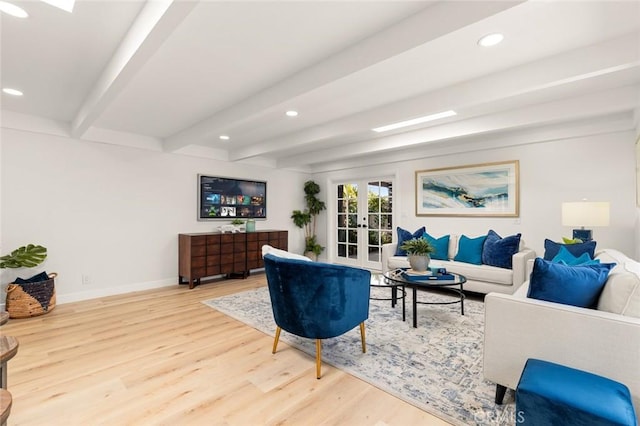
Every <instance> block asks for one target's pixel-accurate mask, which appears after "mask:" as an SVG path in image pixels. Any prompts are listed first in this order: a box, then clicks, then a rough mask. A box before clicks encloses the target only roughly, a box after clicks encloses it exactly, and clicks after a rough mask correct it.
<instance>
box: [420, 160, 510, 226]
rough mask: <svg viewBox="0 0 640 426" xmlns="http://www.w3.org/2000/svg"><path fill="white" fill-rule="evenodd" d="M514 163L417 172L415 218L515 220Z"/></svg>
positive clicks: (485, 164)
mask: <svg viewBox="0 0 640 426" xmlns="http://www.w3.org/2000/svg"><path fill="white" fill-rule="evenodd" d="M519 174H520V162H519V161H518V160H513V161H504V162H496V163H484V164H472V165H468V166H458V167H444V168H440V169H431V170H418V171H416V173H415V177H416V216H465V217H473V216H478V217H519V214H520V200H519V195H520V194H519V192H520V191H519V186H520V185H519V183H520V182H519Z"/></svg>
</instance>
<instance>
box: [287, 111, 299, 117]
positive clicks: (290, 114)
mask: <svg viewBox="0 0 640 426" xmlns="http://www.w3.org/2000/svg"><path fill="white" fill-rule="evenodd" d="M297 115H298V111H293V110H290V111H287V116H288V117H295V116H297Z"/></svg>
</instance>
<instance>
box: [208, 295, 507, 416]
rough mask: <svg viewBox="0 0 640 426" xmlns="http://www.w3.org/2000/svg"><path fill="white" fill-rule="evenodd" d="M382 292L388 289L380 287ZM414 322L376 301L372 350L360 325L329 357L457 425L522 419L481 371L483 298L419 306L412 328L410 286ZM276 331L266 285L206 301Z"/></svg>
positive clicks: (288, 338) (329, 349)
mask: <svg viewBox="0 0 640 426" xmlns="http://www.w3.org/2000/svg"><path fill="white" fill-rule="evenodd" d="M381 292H384V294H383V293H381ZM389 292H390V290H389V289H378V288H373V289H372V297H378V298H380V297H389ZM407 297H408V300H407V321H406V322H403V321H402V306H401V305H400V306H396V308H391V303H390V302H387V301H376V300H372V301H371V303H370V308H369V319H368V320H367V322H366V323H365V324H366V333H367V353H365V354H363V353H362V352H361V351H360V350H359V348H360V332H359V328H358V327H356V328H355V329H353V330H351V331H349V332H348V333H346V334H344V335H342V336H339V337H335V338H332V339H327V340H324V341H323V344H322V360H323V362H326V363H328V364H331V365H333V366H334V367H337V368H339V369H341V370H343V371H345V372H348V373H349V374H352V375H353V376H356V377H358V378H360V379H362V380H364V381H366V382H367V383H370V384H371V385H373V386H376V387H377V388H379V389H382V390H383V391H385V392H388V393H390V394H392V395H394V396H396V397H398V398H401V399H403V400H404V401H407V402H409V403H410V404H413V405H415V406H417V407H419V408H421V409H422V410H425V411H427V412H429V413H431V414H433V415H435V416H437V417H440V418H442V419H443V420H445V421H447V422H449V423H452V424H454V425H473V424H477V425H502V424H514V423H515V415H514V411H515V404H514V401H513V395H512V393H511V392H507V395H506V396H505V400H504V405H502V406H499V405H496V404H495V403H494V402H493V399H494V395H495V385H494V384H493V383H490V382H487V381H485V380H484V379H483V376H482V342H483V330H484V304H483V303H482V302H480V301H475V300H470V299H467V300H465V315H464V316H461V315H460V305H459V304H452V305H418V328H413V327H412V317H411V303H410V302H411V293H410V292H408V295H407ZM427 299H429V301H450V300H452V299H451V296H448V295H446V294H437V293H424V292H418V300H423V301H427ZM202 303H204V304H206V305H208V306H210V307H212V308H214V309H217V310H219V311H220V312H222V313H224V314H227V315H229V316H231V317H233V318H235V319H237V320H239V321H242V322H244V323H245V324H248V325H250V326H251V327H253V328H255V329H257V330H260V331H262V332H264V333H266V334H268V335H270V336H273V335H274V334H275V329H276V325H275V322H274V321H273V313H272V310H271V302H270V300H269V292H268V289H267V288H266V287H262V288H259V289H256V290H250V291H246V292H242V293H236V294H233V295H229V296H224V297H220V298H217V299H212V300H207V301H204V302H202ZM280 339H281V341H284V342H287V343H288V344H291V345H292V346H294V347H297V348H298V349H300V350H302V351H304V352H306V353H308V354H311V355H314V354H315V343H314V341H313V340H311V339H303V338H300V337H297V336H294V335H291V334H289V333H287V332H285V331H284V330H283V331H282V333H281V335H280Z"/></svg>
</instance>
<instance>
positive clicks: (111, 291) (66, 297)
mask: <svg viewBox="0 0 640 426" xmlns="http://www.w3.org/2000/svg"><path fill="white" fill-rule="evenodd" d="M174 285H176V286H177V285H178V281H177V279H176V278H167V279H164V280H157V281H146V282H142V283H136V284H127V285H122V286H118V287H109V288H100V289H95V290H86V291H78V292H75V293H68V294H60V293H59V292H56V303H57V304H60V305H62V304H64V303H72V302H80V301H83V300H89V299H96V298H98V297H105V296H115V295H117V294H125V293H131V292H134V291H142V290H151V289H154V288H160V287H170V286H174Z"/></svg>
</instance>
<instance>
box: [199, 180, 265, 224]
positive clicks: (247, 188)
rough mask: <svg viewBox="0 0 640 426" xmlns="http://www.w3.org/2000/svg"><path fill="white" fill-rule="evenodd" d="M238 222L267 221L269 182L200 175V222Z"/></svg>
mask: <svg viewBox="0 0 640 426" xmlns="http://www.w3.org/2000/svg"><path fill="white" fill-rule="evenodd" d="M235 218H239V219H266V218H267V182H263V181H256V180H245V179H234V178H228V177H218V176H206V175H198V220H216V219H235Z"/></svg>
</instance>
